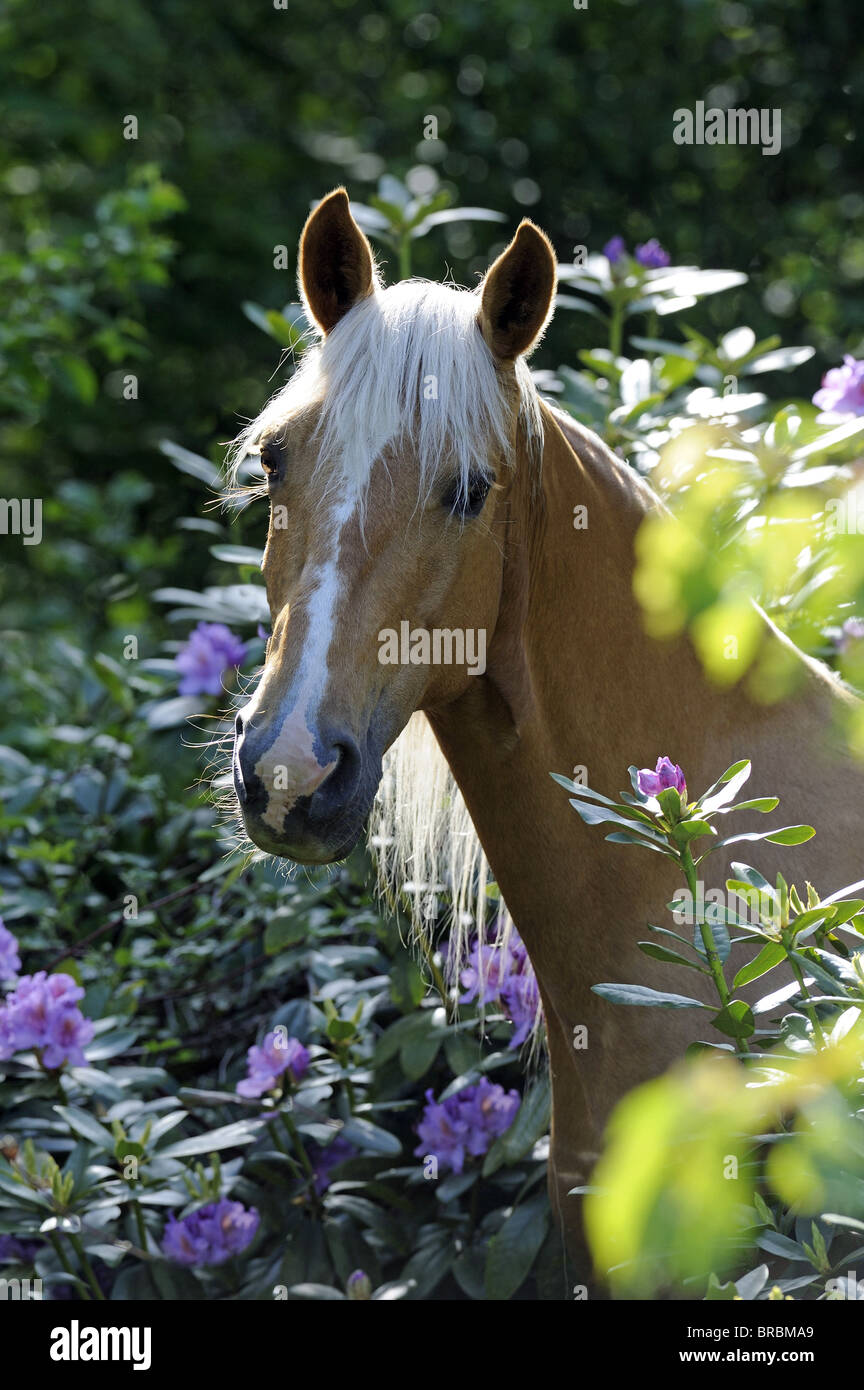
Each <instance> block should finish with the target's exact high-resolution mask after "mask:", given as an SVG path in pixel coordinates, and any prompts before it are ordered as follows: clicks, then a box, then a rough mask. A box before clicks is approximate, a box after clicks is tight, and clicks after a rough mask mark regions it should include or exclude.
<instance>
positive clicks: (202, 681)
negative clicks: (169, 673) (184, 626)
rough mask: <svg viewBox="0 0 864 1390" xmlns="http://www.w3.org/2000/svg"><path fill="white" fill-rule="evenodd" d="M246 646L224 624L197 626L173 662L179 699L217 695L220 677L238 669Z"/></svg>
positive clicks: (220, 692)
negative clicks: (191, 696)
mask: <svg viewBox="0 0 864 1390" xmlns="http://www.w3.org/2000/svg"><path fill="white" fill-rule="evenodd" d="M245 655H246V646H245V644H244V643H243V642H241V641H240V639H239V637H235V636H234V633H233V632H232V631H231V629H230V628H228V627H226V626H225V624H224V623H199V624H198V626H197V627H196V628H195V629H194V631H192V632H190V634H189V639H188V641H187V643H186V645H185V646H184V647H181V648H180V651H179V652H178V653H177V655H176V656H175V658H174V665H175V666H176V667H177V670H178V671H179V672H180V674H181V676H182V677H183V679H182V680H181V681H180V684H179V686H178V687H177V688H178V690H179V691H180V694H181V695H221V694H222V691H223V689H224V687H223V684H222V677H223V675H224V673H225V672H226V671H230V670H232V669H233V668H234V667H236V666H239V665H240V664H241V662H242V661H243V658H244V657H245Z"/></svg>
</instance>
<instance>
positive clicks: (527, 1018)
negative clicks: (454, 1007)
mask: <svg viewBox="0 0 864 1390" xmlns="http://www.w3.org/2000/svg"><path fill="white" fill-rule="evenodd" d="M459 978H460V980H461V982H462V984H463V985H464V986H465V991H466V992H465V993H464V994H462V995H460V996H459V1002H460V1003H461V1004H470V1003H473V1002H474V1001H475V1000H476V1001H477V1002H478V1003H480V1004H492V1003H500V1004H501V1005H502V1007H503V1009H504V1011H505V1013H506V1014H507V1015H508V1017H509V1018H510V1020H511V1022H512V1023H513V1025H514V1027H515V1030H516V1031H515V1032H514V1034H513V1036H512V1038H511V1039H510V1042H509V1046H510V1047H511V1048H514V1047H521V1046H522V1044H523V1042H524V1041H525V1039H526V1038H527V1037H528V1034H529V1033H530V1032H531V1029H532V1028H533V1027H534V1024H535V1023H536V1022H537V1018H538V1015H539V1012H540V991H539V989H538V987H537V977H536V975H535V974H534V969H533V966H532V965H531V962H530V960H529V959H528V952H527V951H526V949H525V945H524V943H523V941H522V940H521V938H520V936H519V933H518V932H517V931H516V930H515V928H514V929H513V930H512V931H511V933H510V938H509V940H508V942H507V945H506V946H503V945H502V946H495V945H491V946H490V945H480V944H479V943H478V942H476V941H475V943H474V945H473V947H472V949H471V952H470V954H469V956H468V964H467V965H466V966H465V968H464V969H463V970H462V971H461V973H460V976H459Z"/></svg>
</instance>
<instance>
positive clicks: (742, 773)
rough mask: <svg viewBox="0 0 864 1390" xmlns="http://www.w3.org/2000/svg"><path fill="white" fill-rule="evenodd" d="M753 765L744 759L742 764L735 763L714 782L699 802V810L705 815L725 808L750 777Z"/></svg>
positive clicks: (747, 759)
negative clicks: (720, 807) (722, 807)
mask: <svg viewBox="0 0 864 1390" xmlns="http://www.w3.org/2000/svg"><path fill="white" fill-rule="evenodd" d="M750 772H751V765H750V759H749V758H742V759H741V761H740V762H737V763H733V764H732V766H731V767H727V769H726V771H725V772H724V773H723V776H722V777H718V778H717V781H716V782H713V783H712V784H711V786H710V787H709V788H708V790H707V792H705V793H704V794H703V795H702V796H700V798H699V801H698V803H697V804H698V806H699V809H700V810H701V811H702V812H703V814H705V813H707V812H710V811H714V810H716V809H717V808H718V807H719V806H725V805H726V803H727V801H731V800H732V798H733V797H734V795H735V793H736V792H737V791H738V788H739V787H742V786H743V785H744V783H745V782H746V781H747V778H748V777H749V776H750Z"/></svg>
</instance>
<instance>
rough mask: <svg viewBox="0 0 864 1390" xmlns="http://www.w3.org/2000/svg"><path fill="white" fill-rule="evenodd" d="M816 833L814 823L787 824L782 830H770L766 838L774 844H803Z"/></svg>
mask: <svg viewBox="0 0 864 1390" xmlns="http://www.w3.org/2000/svg"><path fill="white" fill-rule="evenodd" d="M815 834H816V831H815V830H814V829H813V826H812V825H787V826H784V828H783V829H782V830H772V831H770V832H769V834H768V835H766V837H765V838H766V839H767V840H770V841H771V843H772V844H774V845H803V844H805V843H806V841H807V840H812V839H813V836H814V835H815Z"/></svg>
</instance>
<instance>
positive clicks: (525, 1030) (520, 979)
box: [501, 956, 540, 1048]
mask: <svg viewBox="0 0 864 1390" xmlns="http://www.w3.org/2000/svg"><path fill="white" fill-rule="evenodd" d="M501 997H502V1000H503V1003H504V1007H505V1009H506V1010H507V1013H508V1015H509V1016H510V1021H511V1023H512V1024H513V1026H514V1028H515V1030H516V1031H515V1032H514V1034H513V1036H512V1038H511V1039H510V1042H509V1046H510V1047H511V1048H513V1047H521V1046H522V1044H523V1042H525V1039H526V1038H527V1037H528V1034H529V1033H530V1032H531V1029H532V1028H533V1027H534V1024H535V1023H536V1022H537V1017H538V1014H539V1012H540V990H539V988H538V985H537V976H536V975H535V974H534V971H533V969H532V966H531V962H530V961H529V960H528V958H527V956H526V959H525V967H524V970H523V972H522V974H512V975H510V977H509V979H508V980H507V981H506V982H505V987H504V989H503V990H502V992H501Z"/></svg>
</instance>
